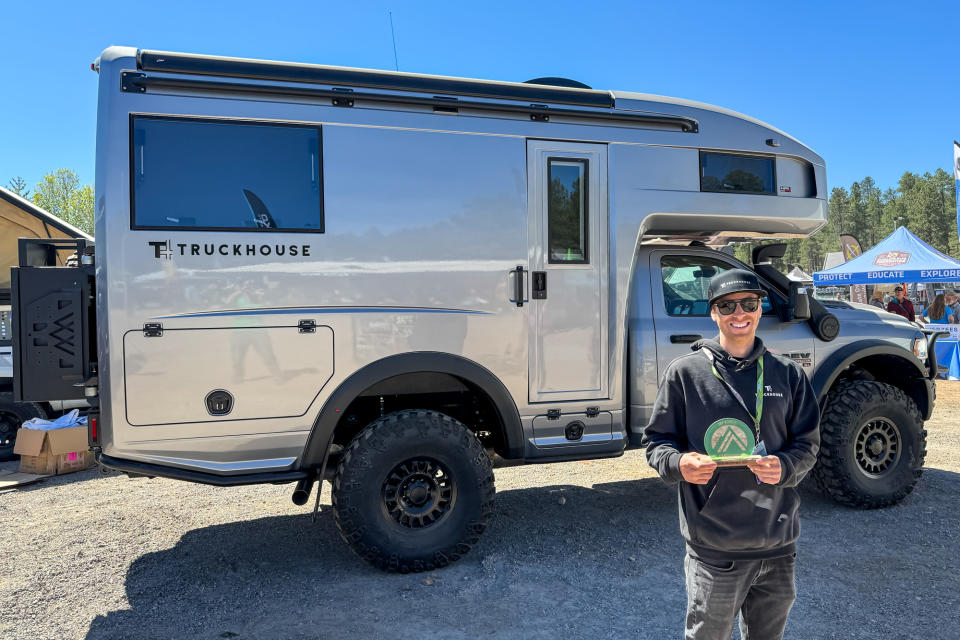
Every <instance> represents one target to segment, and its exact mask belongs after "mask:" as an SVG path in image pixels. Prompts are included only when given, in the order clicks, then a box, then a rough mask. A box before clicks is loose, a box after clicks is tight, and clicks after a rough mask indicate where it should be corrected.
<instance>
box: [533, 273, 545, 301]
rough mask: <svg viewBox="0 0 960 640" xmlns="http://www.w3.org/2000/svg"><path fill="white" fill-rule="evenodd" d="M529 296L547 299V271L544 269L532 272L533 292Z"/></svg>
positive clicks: (536, 298) (535, 298)
mask: <svg viewBox="0 0 960 640" xmlns="http://www.w3.org/2000/svg"><path fill="white" fill-rule="evenodd" d="M531 297H532V298H533V299H534V300H546V299H547V272H546V271H534V272H533V294H532V296H531Z"/></svg>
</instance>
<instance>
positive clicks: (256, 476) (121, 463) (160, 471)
mask: <svg viewBox="0 0 960 640" xmlns="http://www.w3.org/2000/svg"><path fill="white" fill-rule="evenodd" d="M96 458H97V462H99V463H100V464H102V465H103V466H105V467H107V468H108V469H115V470H116V471H123V472H124V473H132V474H134V475H141V476H151V477H157V478H171V479H173V480H186V481H187V482H197V483H200V484H210V485H213V486H215V487H240V486H244V485H248V484H267V483H277V484H279V483H283V482H296V481H297V480H304V479H306V478H309V477H310V474H309V473H308V472H306V471H270V472H265V473H247V474H242V475H236V476H218V475H214V474H212V473H203V472H201V471H190V470H187V469H180V468H177V467H167V466H163V465H159V464H149V463H146V462H134V461H133V460H121V459H119V458H112V457H110V456H108V455H105V454H103V453H97V454H96Z"/></svg>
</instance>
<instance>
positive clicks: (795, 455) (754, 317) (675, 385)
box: [643, 269, 820, 640]
mask: <svg viewBox="0 0 960 640" xmlns="http://www.w3.org/2000/svg"><path fill="white" fill-rule="evenodd" d="M707 295H708V298H709V303H710V316H711V317H712V318H713V320H714V321H715V322H716V323H717V326H718V327H719V329H720V335H719V336H718V337H717V339H716V340H699V341H697V342H696V343H694V344H693V347H692V348H693V351H692V353H689V354H687V355H684V356H680V357H679V358H677V359H676V360H674V361H673V362H672V363H671V364H670V366H669V367H667V371H666V373H665V374H664V377H663V381H662V382H661V384H660V389H659V391H658V393H657V400H656V403H655V404H654V407H653V415H652V416H651V418H650V422H649V424H648V425H647V427H646V430H645V431H644V438H643V443H644V445H645V446H646V447H647V461H648V462H649V464H650V466H651V467H653V468H654V469H656V471H657V473H659V474H660V477H661V478H662V479H663V480H664V481H665V482H667V483H668V484H674V483H678V495H679V504H680V531H681V533H682V534H683V537H684V538H685V539H686V542H687V555H686V557H685V559H684V570H685V573H686V586H687V617H686V635H685V637H686V638H688V639H697V640H713V639H723V640H729V638H730V634H731V632H732V630H733V622H734V618H735V617H736V615H737V613H738V612H739V613H740V633H741V635H742V637H743V638H744V640H757V639H762V640H769V639H771V638H780V637H782V635H783V631H784V628H785V626H786V623H787V615H788V614H789V612H790V607H791V606H792V605H793V601H794V599H795V597H796V591H795V588H794V563H795V560H796V550H797V547H796V541H797V537H798V536H799V534H800V522H799V519H798V516H797V508H798V506H799V502H800V501H799V497H798V496H797V492H796V491H795V490H794V487H796V486H797V484H799V482H800V481H801V480H802V479H803V477H804V476H805V475H806V474H807V472H808V471H809V470H810V469H811V468H812V467H813V465H814V463H815V462H816V459H817V451H818V450H819V448H820V434H819V429H818V427H819V421H820V411H819V406H818V405H817V399H816V397H815V396H814V394H813V388H812V387H811V385H810V382H809V380H808V379H807V376H806V374H804V372H803V369H801V367H800V365H798V364H797V363H795V362H793V361H792V360H789V359H787V358H784V357H782V356H779V355H776V354H773V353H770V352H768V351H767V350H766V349H765V348H764V346H763V343H762V342H761V341H760V340H759V339H758V338H756V335H755V334H756V331H757V323H758V322H759V321H760V316H761V314H762V309H761V304H760V303H761V299H762V298H763V296H765V295H766V292H764V291H763V290H762V289H761V288H760V284H759V282H758V281H757V277H756V276H755V275H754V274H753V273H751V272H749V271H745V270H742V269H731V270H729V271H725V272H723V273H721V274H720V275H718V276H716V277H715V278H714V279H713V280H712V281H711V282H710V287H709V290H708V294H707ZM731 424H734V425H741V426H742V430H741V431H739V432H736V430H735V429H729V425H731ZM717 427H720V428H721V429H726V431H723V430H718V429H717ZM751 433H752V436H753V438H752V442H753V443H756V446H755V447H754V445H753V444H752V443H751V439H750V435H751ZM731 436H733V437H731ZM734 442H736V443H737V444H742V445H743V446H744V447H747V446H749V447H753V453H754V454H756V455H757V456H759V457H758V458H756V459H752V460H750V462H749V463H747V465H746V466H742V465H741V466H730V467H728V466H723V467H718V465H717V463H716V462H715V461H714V459H713V458H711V457H710V456H709V455H706V452H707V451H708V450H711V451H713V452H716V450H717V449H718V447H717V445H718V443H719V444H720V447H719V448H720V449H721V450H722V449H723V448H724V447H726V448H727V449H729V448H730V446H731V445H732V444H733V443H734ZM746 452H747V453H749V452H750V449H749V448H746Z"/></svg>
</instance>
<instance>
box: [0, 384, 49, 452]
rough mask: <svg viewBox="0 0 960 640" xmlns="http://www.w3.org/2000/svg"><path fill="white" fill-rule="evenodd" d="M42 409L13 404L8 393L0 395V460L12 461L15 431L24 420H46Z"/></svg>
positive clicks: (23, 403)
mask: <svg viewBox="0 0 960 640" xmlns="http://www.w3.org/2000/svg"><path fill="white" fill-rule="evenodd" d="M46 417H47V414H46V412H45V411H44V410H43V408H42V407H41V406H40V405H38V404H34V403H32V402H14V401H13V394H12V393H10V392H3V393H0V460H13V459H14V458H16V456H15V455H14V453H13V447H14V444H15V443H16V440H17V429H19V428H20V425H21V424H23V422H24V421H25V420H29V419H31V418H46Z"/></svg>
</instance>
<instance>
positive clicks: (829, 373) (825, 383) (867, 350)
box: [812, 339, 933, 406]
mask: <svg viewBox="0 0 960 640" xmlns="http://www.w3.org/2000/svg"><path fill="white" fill-rule="evenodd" d="M870 356H895V357H897V358H901V359H902V360H906V361H907V362H909V363H910V364H912V365H913V366H914V367H915V368H916V373H917V376H918V377H919V378H921V379H926V378H927V371H926V369H927V368H926V367H925V366H924V365H923V363H922V362H920V360H919V359H917V357H916V356H915V355H913V352H911V351H907V350H906V349H904V348H902V347H898V346H895V345H891V344H890V343H889V342H884V341H883V340H877V339H868V340H858V341H857V342H851V343H850V344H848V345H844V346H843V347H841V348H839V349H837V350H836V351H834V352H833V353H831V354H830V356H829V357H828V358H827V359H826V360H824V361H823V363H822V364H820V366H818V367H817V370H816V371H815V372H814V374H813V380H812V384H813V391H814V393H815V394H816V396H817V401H818V402H819V403H821V404H822V403H823V399H824V398H825V397H826V395H827V391H829V390H830V387H832V386H833V383H834V381H836V379H837V377H838V376H839V375H840V374H841V373H842V372H843V370H844V369H846V368H847V367H848V366H850V365H851V364H853V363H854V362H856V361H857V360H861V359H863V358H867V357H870ZM928 394H930V391H929V385H928ZM929 401H930V406H933V398H932V397H930V398H929Z"/></svg>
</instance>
